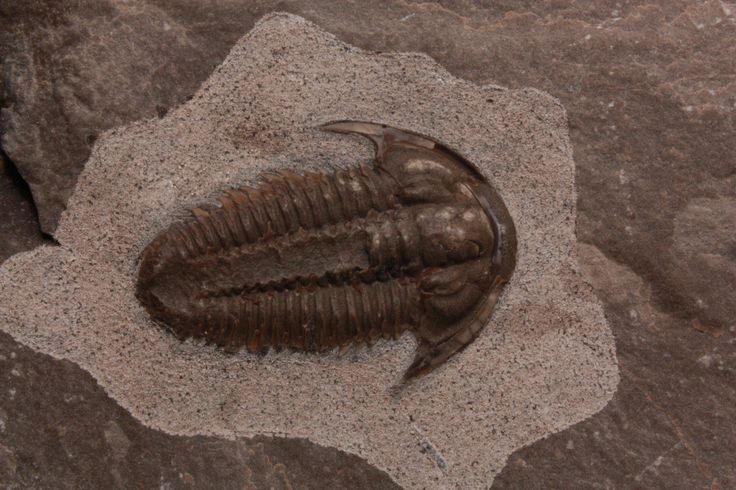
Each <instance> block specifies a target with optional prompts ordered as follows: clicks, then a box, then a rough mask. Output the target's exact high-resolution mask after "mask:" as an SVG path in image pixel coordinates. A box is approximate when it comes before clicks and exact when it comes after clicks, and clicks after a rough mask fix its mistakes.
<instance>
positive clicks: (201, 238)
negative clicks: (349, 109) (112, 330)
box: [136, 121, 516, 378]
mask: <svg viewBox="0 0 736 490" xmlns="http://www.w3.org/2000/svg"><path fill="white" fill-rule="evenodd" d="M323 128H324V129H326V130H329V131H335V132H342V133H357V134H360V135H364V136H366V137H369V138H370V139H371V140H373V142H374V143H375V145H376V150H377V152H376V153H377V154H376V160H375V163H374V164H373V165H372V167H370V168H368V167H360V168H353V169H349V170H342V171H337V172H334V173H306V174H303V175H296V174H293V173H290V172H283V173H281V174H278V175H275V176H271V177H268V178H266V179H264V181H263V182H262V184H261V185H259V186H258V187H257V188H249V187H241V188H239V189H234V190H230V191H227V192H226V193H225V194H224V195H223V196H221V197H220V198H219V206H217V205H212V206H208V207H200V208H197V209H194V210H193V211H192V217H191V218H189V219H186V220H184V221H181V222H177V223H173V224H172V225H170V226H169V227H168V228H166V229H165V230H164V231H162V232H161V233H160V234H159V235H158V236H156V237H155V238H154V239H153V241H151V243H150V244H149V245H148V246H147V247H146V248H145V250H144V251H143V254H142V258H141V264H140V270H139V276H138V284H137V291H136V294H137V296H138V298H139V300H140V301H141V303H142V304H143V305H144V307H145V308H146V309H147V310H148V312H149V314H150V315H151V317H152V318H153V319H154V320H155V321H156V322H158V323H161V324H163V325H165V326H166V327H167V328H168V329H169V330H170V331H171V332H173V333H174V334H175V335H176V336H177V337H179V338H181V339H185V338H188V337H193V338H196V339H203V340H205V341H206V342H208V343H214V344H216V345H218V346H220V347H222V348H224V349H225V350H228V351H237V350H239V349H241V348H243V347H246V348H247V349H248V350H249V351H251V352H264V351H266V350H268V349H269V348H274V349H283V348H287V349H293V350H298V351H308V352H323V351H326V350H329V349H332V348H334V347H338V346H345V345H347V344H349V343H357V342H367V343H371V342H373V341H374V340H375V339H377V338H379V337H384V338H396V337H398V336H399V335H400V334H401V333H402V332H403V331H405V330H411V331H412V332H413V333H414V335H415V336H416V338H417V340H418V342H419V346H418V349H417V354H416V358H415V360H414V362H413V364H412V365H411V366H410V367H409V369H408V370H407V371H406V373H405V378H411V377H414V376H417V375H419V374H423V373H426V372H429V371H431V370H432V369H434V368H435V367H437V366H439V365H440V364H442V363H443V362H444V361H446V360H447V359H448V358H449V357H451V356H452V355H453V354H455V353H457V352H459V351H460V350H462V349H463V348H464V347H465V346H467V345H468V344H469V343H470V342H472V341H473V339H475V337H476V336H477V335H478V332H479V331H480V330H481V328H483V326H484V325H485V324H486V323H487V322H488V320H489V318H490V317H491V314H492V312H493V308H494V306H495V304H496V302H497V300H498V297H499V295H500V293H501V291H502V289H503V287H504V285H505V283H506V282H507V281H508V280H509V278H510V277H511V274H512V272H513V269H514V266H515V253H516V238H515V231H514V225H513V222H512V220H511V217H510V216H509V213H508V211H507V209H506V207H505V205H504V204H503V202H502V200H501V199H500V197H499V196H498V195H497V194H496V192H495V191H494V190H493V188H492V187H491V186H490V185H489V184H488V182H487V181H486V180H485V179H484V178H483V177H482V176H481V175H480V174H479V173H478V172H477V171H476V170H475V169H474V168H473V167H472V166H471V165H470V164H469V163H468V162H467V161H465V160H464V159H463V158H461V157H460V156H459V155H457V154H455V153H454V152H452V151H450V150H448V149H447V148H445V147H443V146H442V145H440V144H438V143H436V142H434V141H432V140H430V139H428V138H425V137H422V136H419V135H416V134H412V133H409V132H406V131H401V130H398V129H394V128H390V127H386V126H383V125H378V124H373V123H361V122H350V121H344V122H337V123H331V124H328V125H326V126H323Z"/></svg>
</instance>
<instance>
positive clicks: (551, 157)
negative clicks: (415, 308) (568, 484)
mask: <svg viewBox="0 0 736 490" xmlns="http://www.w3.org/2000/svg"><path fill="white" fill-rule="evenodd" d="M345 119H352V120H367V121H380V122H383V123H385V124H388V125H391V126H394V127H401V128H411V129H412V130H413V131H416V132H418V133H420V134H425V135H429V136H431V137H434V138H435V139H438V140H440V141H442V142H443V143H444V144H447V145H448V146H449V147H451V148H454V149H456V150H458V151H459V153H461V154H462V155H464V156H466V157H467V158H468V159H469V160H470V161H471V162H473V164H475V165H476V166H477V168H478V170H479V171H480V172H481V173H483V174H484V175H485V176H486V178H488V179H489V181H490V182H491V184H492V185H494V186H495V187H496V189H497V190H498V192H499V194H500V195H501V196H502V198H503V199H504V201H505V203H506V205H507V207H508V209H509V212H510V214H511V216H512V217H513V219H514V222H515V225H516V230H517V238H518V242H519V250H518V260H517V266H516V269H515V271H514V276H513V278H512V279H511V282H510V283H509V285H508V286H507V288H506V290H505V294H504V296H503V298H502V300H501V302H500V303H499V306H498V307H497V310H496V312H495V314H494V316H493V319H492V321H491V322H490V325H488V326H487V327H486V328H485V329H484V330H483V331H482V332H481V334H480V335H479V337H478V338H477V339H476V340H475V341H474V342H473V344H472V345H471V346H470V347H469V348H467V349H466V350H465V351H463V352H462V354H460V355H458V356H455V357H453V358H452V359H451V360H450V361H449V362H448V363H447V364H446V365H445V366H443V368H442V369H439V370H437V371H436V372H433V373H432V376H427V377H424V378H421V379H419V380H416V381H413V382H411V383H409V384H408V385H406V386H403V387H400V388H399V389H398V390H396V389H395V387H396V386H395V384H396V383H397V381H398V380H399V379H400V376H401V373H402V372H403V370H404V369H405V367H406V365H407V364H408V363H409V362H410V361H411V358H412V357H413V352H412V351H413V348H414V341H413V338H412V337H411V336H410V335H405V336H403V337H402V338H401V340H400V341H399V342H395V343H392V342H385V341H383V342H379V343H377V344H376V346H374V347H373V348H372V349H365V348H358V349H356V350H354V351H353V352H352V353H351V354H350V355H349V356H337V355H336V354H332V355H328V356H320V355H304V354H301V355H300V354H295V353H289V352H282V353H278V354H276V353H273V354H270V355H267V356H265V357H264V356H257V355H253V354H249V353H245V352H243V353H240V354H238V355H227V354H225V353H223V352H221V351H218V350H215V349H214V348H212V347H211V346H204V345H198V344H193V343H190V342H188V343H184V344H182V343H180V342H178V341H177V340H176V339H175V338H173V337H172V336H171V335H170V334H169V333H167V332H165V331H164V330H163V329H161V328H159V327H157V326H156V325H154V324H153V322H152V321H151V320H150V319H149V318H148V317H147V315H146V313H145V311H144V310H143V308H142V307H141V306H140V305H139V304H138V302H137V301H136V299H135V297H134V296H133V292H134V289H135V288H134V285H135V281H136V273H137V263H138V257H139V255H140V253H141V250H142V249H143V247H144V246H145V245H146V243H147V242H148V241H150V240H151V238H152V237H153V236H154V235H155V234H157V233H158V232H159V231H160V230H161V229H162V228H163V227H165V226H166V225H167V224H168V223H169V222H170V221H171V220H172V219H174V218H175V217H176V216H180V215H182V214H183V213H185V212H186V210H187V209H189V208H191V207H192V206H193V205H195V204H197V203H199V202H202V201H206V200H208V199H211V198H212V197H213V196H214V195H217V194H219V193H221V192H222V189H225V188H228V187H233V186H238V185H242V184H243V183H245V182H248V183H253V182H254V181H255V180H256V179H257V178H258V176H259V175H260V174H262V173H264V172H267V171H272V170H277V169H284V168H289V169H291V170H293V171H296V172H300V171H304V170H306V169H321V170H328V169H330V168H335V167H345V166H349V165H350V166H353V165H357V164H358V163H368V162H370V160H371V159H372V157H373V149H372V147H371V145H368V144H366V142H365V141H361V140H359V139H358V138H355V137H346V136H344V135H335V134H329V133H326V132H324V131H320V130H319V129H317V126H319V125H320V124H322V123H325V122H329V121H334V120H345ZM573 175H574V166H573V162H572V159H571V151H570V146H569V142H568V140H567V120H566V118H565V113H564V110H563V109H562V107H561V106H560V105H559V103H558V102H557V101H556V100H554V99H553V98H551V97H549V96H547V95H546V94H543V93H541V92H538V91H536V90H526V89H520V90H505V89H501V88H499V87H497V86H485V87H479V86H476V85H473V84H471V83H468V82H465V81H462V80H459V79H455V78H453V77H452V76H451V75H449V74H448V73H447V72H446V71H445V70H444V69H443V68H442V67H440V66H439V65H437V64H436V63H435V62H433V61H432V60H430V59H429V58H427V57H425V56H422V55H414V54H391V55H388V54H386V55H376V54H371V53H366V52H362V51H359V50H357V49H355V48H352V47H350V46H348V45H346V44H343V43H341V42H339V41H338V40H337V39H335V38H334V37H333V36H331V35H330V34H327V33H326V32H324V31H321V30H320V29H319V28H317V27H316V26H315V25H313V24H311V23H309V22H307V21H305V20H303V19H301V18H299V17H295V16H291V15H286V14H278V15H273V16H269V17H267V18H266V19H265V20H263V21H261V22H260V23H259V24H258V25H257V26H256V27H255V28H254V29H253V30H252V31H251V32H250V33H248V35H246V36H245V37H244V38H243V39H242V40H241V41H239V42H238V43H237V44H236V45H235V47H234V48H233V50H232V51H231V53H230V55H229V56H228V57H227V58H226V59H225V61H224V62H223V64H222V65H221V66H220V67H218V68H217V70H215V72H214V73H213V75H212V76H211V77H210V78H209V79H208V80H207V82H206V83H205V84H204V85H203V86H202V87H201V89H200V90H199V91H198V92H197V93H196V94H195V96H194V98H193V99H192V100H191V101H189V102H188V103H186V104H184V105H183V106H181V107H179V108H177V109H175V110H172V111H170V112H169V113H168V114H167V115H166V116H165V117H164V118H162V119H157V118H154V119H151V120H149V121H145V122H141V123H137V124H133V125H130V126H127V127H123V128H120V129H116V130H113V131H112V132H109V133H105V134H103V135H101V137H100V138H99V139H98V142H97V144H96V145H95V147H94V149H93V153H92V156H91V158H90V160H89V162H88V163H87V165H86V167H85V170H84V172H83V173H82V174H81V176H80V179H79V182H78V186H77V188H76V190H75V193H74V194H73V195H72V198H71V201H70V203H69V208H68V210H67V211H66V212H65V213H64V215H63V216H62V220H61V223H60V225H59V228H58V229H57V231H56V238H57V239H58V241H59V243H60V246H59V247H40V248H37V249H35V250H34V251H33V252H28V253H24V254H18V255H15V256H13V257H11V258H10V259H8V260H7V261H6V262H5V263H4V264H3V266H2V268H0V271H2V273H1V274H2V280H0V298H2V299H0V319H1V320H0V324H2V328H4V329H7V331H8V332H10V333H12V335H14V336H16V337H17V338H19V339H21V340H22V342H24V343H26V344H28V345H30V346H31V347H33V348H35V349H40V350H42V351H44V352H47V353H50V354H52V355H54V356H57V357H62V358H66V359H70V360H73V361H74V362H76V363H78V364H80V365H81V366H83V367H84V368H85V369H87V370H89V371H90V372H91V373H92V374H93V375H94V376H95V377H96V378H97V379H98V381H99V382H100V383H101V384H102V385H103V386H104V388H105V389H106V390H107V391H108V393H110V394H111V396H113V397H114V398H115V399H116V400H118V401H119V402H120V403H121V404H122V405H123V406H124V407H125V408H127V409H128V410H130V411H131V413H132V414H133V415H134V416H136V417H137V418H139V419H140V420H142V421H144V422H145V423H146V424H147V425H150V426H152V427H154V428H159V429H163V430H165V431H167V432H170V433H175V434H184V435H193V434H215V435H222V436H226V437H233V436H241V435H242V436H253V435H257V434H262V433H275V434H282V435H288V436H306V437H308V438H309V439H310V440H312V441H315V442H318V443H320V444H324V445H329V446H333V447H337V448H340V449H343V450H347V451H350V452H353V453H356V454H358V455H360V456H362V457H364V458H366V459H367V460H368V461H369V462H370V463H372V464H375V465H377V466H378V467H379V468H381V469H384V470H385V471H387V472H388V473H389V474H390V475H391V477H392V478H394V479H395V480H396V481H397V482H398V483H400V484H401V485H403V486H405V487H406V488H427V487H438V486H439V487H446V486H447V487H454V486H460V487H471V488H476V487H479V486H483V485H487V484H489V483H490V482H491V481H492V479H493V477H494V475H495V473H497V472H498V471H499V470H500V469H501V468H502V467H503V464H504V462H505V460H506V458H507V457H508V455H509V453H510V452H511V451H513V450H514V449H516V448H517V447H520V446H522V445H524V444H527V443H529V442H531V441H533V440H535V439H537V438H540V437H543V436H545V435H547V434H549V433H550V432H554V431H557V430H560V429H561V428H564V427H567V426H569V425H571V424H572V423H575V422H577V421H578V420H581V419H583V418H586V417H588V416H589V415H591V414H592V413H594V412H596V411H598V410H600V409H601V408H602V407H603V406H604V405H605V404H606V403H607V402H608V400H609V399H610V397H611V396H612V394H613V391H614V390H615V386H616V383H617V381H618V375H617V369H616V365H615V356H614V352H613V339H612V337H611V335H610V331H609V330H608V327H607V325H606V322H605V319H604V317H603V313H602V309H601V308H600V305H599V304H598V300H597V298H596V297H595V295H594V294H593V292H592V290H591V289H590V288H588V287H587V286H586V285H585V284H584V283H583V282H582V280H581V277H580V275H579V273H578V272H577V262H576V255H577V253H576V249H575V234H574V226H575V195H574V182H573ZM479 436H482V437H480V438H479Z"/></svg>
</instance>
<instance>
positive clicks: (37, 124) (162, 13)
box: [0, 0, 736, 488]
mask: <svg viewBox="0 0 736 490" xmlns="http://www.w3.org/2000/svg"><path fill="white" fill-rule="evenodd" d="M54 5H55V4H54V3H52V2H47V3H45V2H34V3H31V4H28V3H25V2H16V3H15V4H14V5H3V7H0V12H1V13H2V15H3V18H4V21H3V22H4V26H3V27H7V26H11V27H12V28H7V29H6V28H3V29H0V32H6V33H7V34H5V36H4V40H3V43H4V47H3V48H2V50H3V53H4V54H5V57H6V59H5V69H4V74H5V75H4V77H5V82H6V85H7V88H6V92H7V93H8V94H9V96H8V100H7V102H6V103H5V104H3V105H4V106H5V107H6V109H5V110H4V112H3V121H4V122H3V127H4V128H5V129H4V131H5V134H4V136H3V141H2V144H3V148H5V150H6V151H7V153H8V154H9V156H10V157H11V158H12V159H13V161H14V162H15V163H16V164H17V165H18V168H19V170H20V171H21V173H22V175H23V176H24V177H25V178H27V179H28V181H29V182H30V184H31V189H32V190H33V192H34V197H35V198H36V201H37V202H38V204H39V208H40V214H41V216H42V223H43V226H44V229H45V230H48V231H50V230H53V228H54V227H55V224H56V221H57V219H58V214H59V212H60V210H61V209H62V207H63V204H64V202H65V199H66V197H67V196H68V195H69V192H70V191H71V188H72V186H73V183H74V180H75V179H76V175H77V174H78V173H79V171H80V169H81V167H82V165H83V162H84V161H85V160H86V158H87V156H88V154H89V145H90V143H91V142H92V141H93V140H94V135H96V134H98V133H99V132H100V131H102V130H104V129H106V128H109V127H112V126H114V125H117V124H120V123H124V122H127V121H131V120H134V119H138V118H140V117H154V116H156V115H158V114H161V113H164V112H165V111H166V110H167V109H168V108H169V107H171V106H173V105H175V104H177V103H178V102H180V101H181V100H184V99H185V98H186V97H187V96H188V95H189V94H191V93H192V92H193V91H194V89H195V88H196V87H197V85H198V84H199V82H200V81H202V80H203V79H204V78H205V77H206V76H207V75H208V74H209V72H210V70H211V69H212V67H213V66H214V65H216V64H217V63H219V61H220V60H221V59H222V58H223V57H224V56H225V54H226V52H227V49H228V48H229V46H230V45H231V44H232V43H233V42H234V41H235V39H237V38H238V37H240V36H241V35H242V34H243V33H245V32H246V31H247V30H248V29H250V27H251V26H252V23H253V22H254V20H255V19H256V18H258V17H259V16H260V15H262V14H263V13H265V12H266V11H269V10H272V9H274V8H278V9H279V10H288V11H291V12H294V13H297V14H300V15H303V16H305V17H306V18H308V19H310V20H312V21H314V22H316V23H317V24H319V25H320V26H322V27H323V28H325V29H327V30H328V31H331V32H334V33H335V34H336V35H338V36H339V37H340V38H341V39H343V40H345V41H348V42H350V43H352V44H355V45H358V46H361V47H364V48H369V49H374V50H400V51H405V50H415V51H423V52H426V53H428V54H430V55H431V56H433V57H434V58H435V59H437V60H438V61H439V62H440V63H442V64H443V65H444V66H445V67H447V68H448V69H449V70H450V71H451V72H452V73H453V74H455V75H458V76H461V77H464V78H467V79H470V80H472V81H475V82H477V83H487V82H498V83H500V84H502V85H507V86H510V87H520V86H533V87H538V88H540V89H543V90H546V91H548V92H550V93H552V94H553V95H555V96H557V97H559V98H560V99H561V100H562V101H563V103H564V105H565V106H566V107H567V109H568V115H569V119H570V124H571V138H572V142H573V146H574V152H575V159H576V162H577V165H578V192H579V200H578V206H579V216H580V218H579V221H578V234H579V237H580V239H581V240H582V241H583V242H586V243H589V244H591V245H593V246H594V247H596V248H593V249H591V250H592V251H593V252H591V254H590V256H589V260H590V262H588V265H589V266H591V264H598V265H596V266H595V267H598V270H599V271H602V272H599V273H598V281H600V282H598V288H599V294H600V295H601V298H602V299H603V301H604V302H606V304H607V311H608V313H609V316H610V317H611V324H612V327H613V328H614V333H615V334H616V338H617V342H618V355H619V362H620V365H621V371H622V381H621V385H620V387H619V394H618V395H617V397H616V398H615V399H614V401H613V402H611V404H610V405H609V406H608V407H607V408H606V409H605V410H604V411H603V412H601V413H600V414H598V415H597V416H595V417H592V418H591V419H589V420H587V421H585V422H582V423H580V424H578V425H576V426H575V427H573V428H571V429H569V430H567V431H564V432H561V433H559V434H557V435H555V436H552V437H550V438H548V439H546V440H544V441H539V442H537V443H536V444H534V445H532V446H531V447H529V448H526V449H523V450H521V451H519V452H518V453H517V454H516V455H515V456H513V457H512V458H511V460H510V464H509V466H508V467H507V468H506V470H505V471H504V472H503V473H502V474H501V476H500V477H499V478H498V480H497V482H496V485H498V486H505V487H512V488H518V487H524V488H543V487H550V486H552V487H583V488H585V487H604V488H607V487H608V488H612V487H642V488H645V487H649V488H651V487H668V486H669V487H673V486H674V487H680V488H728V487H732V486H733V485H734V476H733V471H734V467H733V463H732V457H731V456H732V455H733V454H734V453H735V452H736V432H735V431H734V429H733V427H735V426H736V424H734V422H735V421H734V418H733V417H734V415H733V410H732V407H733V405H734V395H733V387H734V385H735V384H736V380H735V379H734V373H733V370H732V369H731V368H729V366H733V357H734V352H735V351H736V347H735V345H734V333H735V332H734V330H735V329H736V326H735V325H734V323H733V322H734V320H733V319H734V318H735V317H736V314H735V313H736V312H735V311H734V308H735V307H736V306H735V305H736V298H734V294H735V293H734V291H736V276H735V275H734V263H735V262H736V252H734V244H733V237H734V236H736V233H735V232H734V231H733V227H734V226H736V225H735V223H736V220H734V219H733V218H732V216H733V213H734V204H733V203H734V199H735V198H736V196H735V194H736V185H735V184H736V182H735V179H736V168H735V166H736V164H735V163H734V162H736V146H735V145H733V139H734V133H736V131H734V123H735V122H736V121H735V118H734V107H736V106H735V105H734V104H736V87H735V86H734V82H733V73H734V72H735V71H736V52H735V51H736V44H734V43H733V39H734V37H735V36H736V32H735V31H736V23H735V21H734V13H735V12H736V7H734V6H733V4H729V3H726V2H718V1H707V2H697V1H695V0H677V1H672V0H658V1H652V0H649V1H644V0H642V1H633V2H626V3H625V5H623V3H622V5H613V4H611V3H610V2H607V1H606V2H604V1H587V2H521V1H519V2H516V1H508V2H504V3H502V4H499V3H497V2H493V3H487V2H482V3H481V2H479V3H472V4H471V2H466V1H463V0H448V1H442V2H418V3H411V2H392V1H382V2H357V3H355V4H351V5H350V8H349V9H346V8H345V7H344V3H342V2H320V3H318V4H314V3H313V2H300V1H292V2H279V3H278V4H277V5H276V4H272V3H270V2H263V3H256V4H254V3H252V2H247V6H244V5H246V3H245V2H244V3H243V4H242V5H237V4H236V3H227V2H223V3H219V4H214V5H213V4H209V5H208V7H207V8H206V9H205V8H204V7H201V6H200V5H201V4H199V3H197V2H193V1H166V2H164V1H161V2H153V1H152V2H147V3H139V4H136V5H137V6H136V7H131V6H126V5H127V4H124V3H123V2H120V3H117V2H75V3H70V2H66V3H65V7H64V8H63V9H62V8H61V7H54ZM164 22H165V24H164ZM166 26H168V27H169V29H168V30H166ZM52 53H53V55H52ZM142 53H143V54H142ZM109 60H115V62H114V63H110V62H109ZM100 66H102V69H101V68H99V67H100ZM31 82H33V83H31ZM596 249H597V250H599V251H600V253H602V254H603V255H604V256H605V257H607V258H608V259H607V260H603V259H600V257H598V258H596V257H597V255H596V254H597V252H595V250H596ZM591 267H592V266H591ZM594 270H595V269H594ZM621 275H623V276H625V277H626V278H627V279H626V281H628V282H625V284H627V285H628V286H627V287H633V289H632V290H631V292H630V295H624V296H623V297H621V294H622V293H620V291H619V289H620V288H622V287H623V286H622V284H621V283H619V282H616V281H617V280H619V279H620V277H619V276H621ZM606 277H608V278H610V280H606V279H601V278H606ZM631 285H634V286H631ZM642 288H643V291H640V289H642ZM624 289H626V288H625V287H624ZM617 291H619V292H617ZM627 294H628V293H627ZM616 298H618V299H616ZM645 314H646V315H645ZM647 315H648V316H647ZM643 316H644V319H642V317H643ZM729 363H730V364H729ZM0 443H1V442H0ZM1 444H5V443H1ZM5 446H6V448H8V447H10V446H7V444H5ZM10 450H11V451H12V448H11V449H10ZM4 454H5V455H7V454H8V451H7V450H4V449H3V448H2V447H0V471H16V472H17V471H19V470H18V468H22V467H23V465H24V464H25V463H24V462H23V460H19V459H18V458H17V457H14V458H10V457H5V458H4V459H3V456H2V455H4Z"/></svg>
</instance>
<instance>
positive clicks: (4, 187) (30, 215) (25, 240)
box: [0, 153, 44, 262]
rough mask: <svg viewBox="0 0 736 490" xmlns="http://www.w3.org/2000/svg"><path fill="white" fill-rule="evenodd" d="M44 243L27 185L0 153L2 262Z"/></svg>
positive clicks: (0, 237)
mask: <svg viewBox="0 0 736 490" xmlns="http://www.w3.org/2000/svg"><path fill="white" fill-rule="evenodd" d="M43 242H44V237H43V235H42V234H41V230H40V229H39V226H38V217H37V216H36V209H35V207H34V206H33V201H32V199H31V193H30V191H29V190H28V185H27V184H26V183H25V182H24V181H23V179H22V178H21V176H20V175H19V174H18V171H17V170H16V169H15V167H14V166H13V164H12V163H10V161H9V160H7V159H6V158H5V156H4V155H2V154H1V153H0V262H2V261H3V260H5V259H7V258H8V257H10V256H11V255H13V254H15V253H18V252H22V251H24V250H28V249H31V248H33V247H35V246H38V245H40V244H42V243H43Z"/></svg>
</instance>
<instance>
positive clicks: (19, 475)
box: [0, 333, 399, 490]
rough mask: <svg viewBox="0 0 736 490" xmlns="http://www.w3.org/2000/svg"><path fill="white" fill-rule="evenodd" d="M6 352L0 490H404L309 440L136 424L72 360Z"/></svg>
mask: <svg viewBox="0 0 736 490" xmlns="http://www.w3.org/2000/svg"><path fill="white" fill-rule="evenodd" d="M0 348H1V349H2V350H1V351H0V352H2V354H1V355H0V383H1V384H2V386H3V390H4V391H5V393H4V395H3V403H2V405H0V487H2V488H3V489H6V490H16V489H18V490H21V489H27V488H49V489H51V488H56V489H59V488H68V489H87V488H89V489H92V488H171V489H179V488H182V489H184V488H201V489H251V490H257V489H263V488H271V489H274V490H282V489H283V490H286V489H292V488H304V489H320V490H321V489H324V488H376V489H397V488H399V487H398V486H397V485H396V484H395V483H393V481H391V479H390V478H389V477H388V475H386V474H385V473H383V472H381V471H378V470H377V469H375V468H373V467H371V466H370V465H368V464H366V463H365V461H363V460H361V459H360V458H358V457H356V456H352V455H348V454H345V453H344V452H342V451H338V450H337V449H333V448H325V447H321V446H317V445H315V444H312V443H310V442H308V441H306V440H298V439H283V438H272V437H259V438H256V439H252V440H236V441H232V440H226V439H222V438H217V437H202V436H197V437H177V436H170V435H166V434H163V433H161V432H160V431H156V430H153V429H149V428H146V427H144V426H143V425H142V424H141V423H140V422H138V421H136V420H135V419H134V418H133V417H132V416H131V415H130V414H129V413H128V412H126V411H125V410H124V409H123V408H121V407H120V406H118V405H117V404H116V403H115V402H114V401H112V400H111V399H110V398H109V397H108V396H107V395H106V394H105V393H104V391H103V390H102V388H100V387H99V386H98V385H97V383H96V382H95V381H94V379H93V378H92V377H91V376H90V375H89V374H88V373H86V372H84V371H83V370H81V369H80V368H79V367H77V366H76V365H75V364H73V363H70V362H68V361H58V360H54V359H52V358H51V357H49V356H46V355H43V354H38V353H34V352H33V351H32V350H31V349H28V348H27V347H22V346H19V345H17V344H16V343H15V342H13V340H12V339H11V338H10V337H9V336H8V335H6V334H4V333H0ZM40 428H42V429H41V430H39V429H40Z"/></svg>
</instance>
